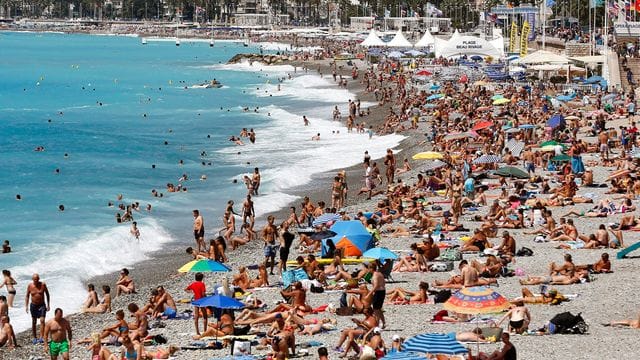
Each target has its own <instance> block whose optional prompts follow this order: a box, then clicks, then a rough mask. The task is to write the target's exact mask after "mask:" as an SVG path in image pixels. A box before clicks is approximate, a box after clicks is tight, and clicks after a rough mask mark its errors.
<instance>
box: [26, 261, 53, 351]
mask: <svg viewBox="0 0 640 360" xmlns="http://www.w3.org/2000/svg"><path fill="white" fill-rule="evenodd" d="M31 280H33V281H32V282H31V283H30V284H29V286H27V296H26V297H25V301H24V307H25V311H26V312H27V313H31V335H32V336H33V343H34V344H35V343H38V342H39V343H42V342H43V341H44V340H43V339H44V325H45V324H44V319H45V317H46V316H47V311H49V304H51V299H50V297H49V289H48V288H47V284H45V283H43V282H41V281H40V275H38V274H33V276H32V277H31ZM29 298H31V305H29ZM45 299H46V304H45ZM38 319H40V338H36V321H37V320H38Z"/></svg>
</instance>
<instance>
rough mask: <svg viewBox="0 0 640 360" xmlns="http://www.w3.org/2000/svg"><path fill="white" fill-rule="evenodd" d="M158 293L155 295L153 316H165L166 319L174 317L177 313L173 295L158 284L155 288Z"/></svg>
mask: <svg viewBox="0 0 640 360" xmlns="http://www.w3.org/2000/svg"><path fill="white" fill-rule="evenodd" d="M156 290H157V292H158V295H157V297H156V302H155V303H156V307H155V311H154V317H166V318H167V319H174V318H175V317H176V315H177V314H178V313H177V307H176V302H175V301H174V300H173V297H171V295H170V294H169V293H168V292H167V290H165V289H164V287H162V286H158V288H157V289H156Z"/></svg>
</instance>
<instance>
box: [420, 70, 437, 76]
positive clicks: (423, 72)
mask: <svg viewBox="0 0 640 360" xmlns="http://www.w3.org/2000/svg"><path fill="white" fill-rule="evenodd" d="M416 75H418V76H431V75H433V73H432V72H431V71H429V70H424V69H423V70H420V71H418V72H416Z"/></svg>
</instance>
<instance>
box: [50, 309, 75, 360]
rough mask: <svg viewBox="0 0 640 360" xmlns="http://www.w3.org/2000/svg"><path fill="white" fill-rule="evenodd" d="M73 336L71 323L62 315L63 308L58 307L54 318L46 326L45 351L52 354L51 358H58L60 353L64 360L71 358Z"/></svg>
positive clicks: (52, 359)
mask: <svg viewBox="0 0 640 360" xmlns="http://www.w3.org/2000/svg"><path fill="white" fill-rule="evenodd" d="M49 336H51V339H49ZM71 338H72V335H71V324H69V322H68V321H67V320H66V319H65V318H63V317H62V309H60V308H57V309H56V310H55V311H54V318H53V319H51V320H49V321H47V324H46V325H45V326H44V352H45V353H48V354H49V355H51V360H56V359H58V356H59V355H62V358H63V359H64V360H69V351H70V350H71Z"/></svg>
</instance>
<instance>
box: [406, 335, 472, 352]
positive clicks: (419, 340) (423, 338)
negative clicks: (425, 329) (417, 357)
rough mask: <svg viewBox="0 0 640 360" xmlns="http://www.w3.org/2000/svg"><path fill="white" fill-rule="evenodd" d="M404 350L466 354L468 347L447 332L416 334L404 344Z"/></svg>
mask: <svg viewBox="0 0 640 360" xmlns="http://www.w3.org/2000/svg"><path fill="white" fill-rule="evenodd" d="M402 351H414V352H417V353H427V354H432V355H437V354H442V355H458V354H466V353H467V349H466V348H465V347H464V346H463V345H462V344H461V343H460V342H459V341H457V340H456V339H455V338H452V337H450V336H449V335H447V334H421V335H416V336H414V337H412V338H410V339H407V341H405V342H404V344H402Z"/></svg>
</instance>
